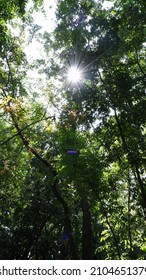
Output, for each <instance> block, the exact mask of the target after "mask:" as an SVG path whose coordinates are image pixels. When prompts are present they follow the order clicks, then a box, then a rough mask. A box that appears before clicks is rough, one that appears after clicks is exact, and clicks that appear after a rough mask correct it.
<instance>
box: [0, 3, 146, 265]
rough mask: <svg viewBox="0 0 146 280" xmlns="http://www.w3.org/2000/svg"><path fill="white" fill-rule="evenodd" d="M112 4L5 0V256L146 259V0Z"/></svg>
mask: <svg viewBox="0 0 146 280" xmlns="http://www.w3.org/2000/svg"><path fill="white" fill-rule="evenodd" d="M103 2H104V1H102V0H99V1H94V0H90V1H89V0H84V1H83V0H62V1H61V0H58V3H57V9H56V19H57V21H56V27H55V29H54V31H53V32H52V33H49V32H47V31H45V32H43V33H42V31H41V28H40V26H38V25H36V24H35V23H34V22H33V18H32V17H31V12H32V11H33V10H35V9H36V10H38V11H41V12H42V13H44V8H43V3H42V1H41V0H40V1H38V0H36V1H33V6H32V7H31V10H28V9H26V7H27V3H26V1H23V0H12V1H8V0H5V1H4V0H0V259H20V260H21V259H32V260H33V259H50V260H51V259H52V260H53V259H54V260H55V259H56V260H58V259H102V260H103V259H146V169H145V165H146V148H145V147H146V146H145V145H146V138H145V136H146V59H145V55H146V2H145V0H139V1H135V0H126V1H124V0H117V1H111V2H112V3H113V5H112V6H111V7H110V8H108V9H107V8H104V7H103ZM48 5H49V0H48ZM10 24H11V25H12V26H13V29H16V28H19V30H20V34H21V36H16V35H14V34H13V31H12V30H11V28H10V27H9V26H10ZM26 29H27V30H29V31H28V32H29V40H30V41H31V40H32V37H35V38H36V40H38V41H39V42H41V44H42V52H43V54H44V56H42V58H41V59H40V58H39V59H35V61H33V62H30V61H28V60H27V56H26V54H25V47H24V37H25V36H24V32H25V30H26ZM72 65H77V66H78V67H79V68H80V69H81V70H82V75H83V79H82V81H80V82H79V83H76V84H73V83H69V82H67V79H66V74H67V69H68V68H69V67H70V66H72ZM30 70H31V71H38V73H39V77H40V78H39V79H40V80H39V81H40V82H39V87H38V91H37V89H36V88H35V82H34V84H32V83H33V79H32V83H30V80H29V78H28V73H29V71H30ZM42 77H43V79H42ZM34 78H35V77H34ZM43 100H44V101H43ZM70 150H72V151H74V152H76V154H69V153H68V152H69V151H70Z"/></svg>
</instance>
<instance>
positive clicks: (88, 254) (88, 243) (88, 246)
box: [81, 198, 92, 260]
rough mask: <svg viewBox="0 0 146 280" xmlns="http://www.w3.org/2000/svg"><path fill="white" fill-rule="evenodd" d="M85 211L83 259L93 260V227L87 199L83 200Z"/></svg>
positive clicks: (83, 209) (82, 204)
mask: <svg viewBox="0 0 146 280" xmlns="http://www.w3.org/2000/svg"><path fill="white" fill-rule="evenodd" d="M81 207H82V211H83V227H82V259H83V260H91V259H92V226H91V213H90V206H89V203H88V201H87V199H85V198H84V199H82V200H81Z"/></svg>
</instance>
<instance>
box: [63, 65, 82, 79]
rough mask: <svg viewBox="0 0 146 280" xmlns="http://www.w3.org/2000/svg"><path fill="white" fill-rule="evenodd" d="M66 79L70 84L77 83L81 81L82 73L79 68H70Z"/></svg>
mask: <svg viewBox="0 0 146 280" xmlns="http://www.w3.org/2000/svg"><path fill="white" fill-rule="evenodd" d="M67 78H68V81H69V82H70V83H78V82H79V81H80V80H81V79H82V73H81V70H80V69H79V68H77V67H76V66H72V67H70V68H69V69H68V73H67Z"/></svg>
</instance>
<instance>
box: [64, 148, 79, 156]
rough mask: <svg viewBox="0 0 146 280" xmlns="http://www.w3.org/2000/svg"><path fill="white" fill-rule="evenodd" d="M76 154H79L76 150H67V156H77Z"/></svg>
mask: <svg viewBox="0 0 146 280" xmlns="http://www.w3.org/2000/svg"><path fill="white" fill-rule="evenodd" d="M78 153H79V152H78V151H77V150H73V149H72V150H67V154H68V155H78Z"/></svg>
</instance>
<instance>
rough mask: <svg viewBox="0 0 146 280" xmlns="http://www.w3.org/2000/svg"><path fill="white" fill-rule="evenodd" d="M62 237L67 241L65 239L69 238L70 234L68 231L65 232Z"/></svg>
mask: <svg viewBox="0 0 146 280" xmlns="http://www.w3.org/2000/svg"><path fill="white" fill-rule="evenodd" d="M62 239H63V240H64V241H65V240H68V234H67V233H64V234H63V237H62Z"/></svg>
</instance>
